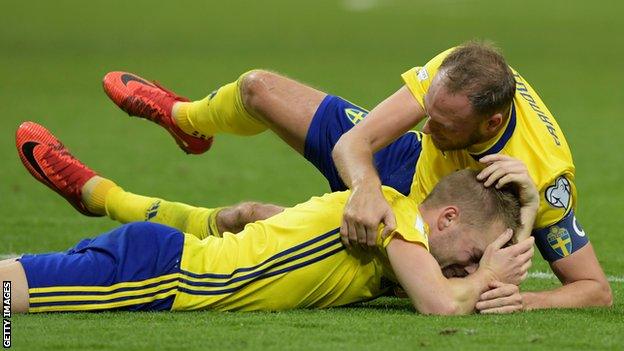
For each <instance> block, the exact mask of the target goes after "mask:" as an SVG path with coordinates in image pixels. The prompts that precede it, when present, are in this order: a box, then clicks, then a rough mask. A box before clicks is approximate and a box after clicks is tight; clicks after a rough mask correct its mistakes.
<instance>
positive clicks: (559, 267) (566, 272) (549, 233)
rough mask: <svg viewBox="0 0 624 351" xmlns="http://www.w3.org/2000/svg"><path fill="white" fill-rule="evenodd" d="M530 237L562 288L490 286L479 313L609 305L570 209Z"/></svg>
mask: <svg viewBox="0 0 624 351" xmlns="http://www.w3.org/2000/svg"><path fill="white" fill-rule="evenodd" d="M561 177H564V176H563V175H562V176H561ZM561 177H559V178H557V179H561ZM562 181H565V179H563V180H562ZM556 184H557V181H555V185H556ZM563 189H565V187H564V188H563ZM540 198H542V199H544V198H545V197H544V196H541V197H540ZM547 201H548V200H547ZM561 207H564V208H565V206H563V205H562V206H561ZM533 236H534V237H535V238H536V244H537V246H538V248H539V249H540V252H541V253H542V256H543V257H544V258H545V259H546V260H547V261H548V262H549V264H550V267H551V269H552V271H553V272H554V273H555V275H556V276H557V277H558V278H559V280H560V281H561V283H562V286H561V287H558V288H556V289H552V290H546V291H539V292H538V291H526V292H520V291H518V290H517V289H516V288H514V287H511V286H497V287H492V288H491V290H489V291H487V292H485V293H484V294H483V295H482V296H481V298H480V301H479V303H478V304H477V308H478V309H479V310H480V311H481V312H482V313H500V312H502V311H509V306H515V307H514V308H513V309H515V310H518V309H525V310H530V309H543V308H582V307H590V306H611V304H612V301H613V297H612V293H611V287H610V286H609V282H608V281H607V279H606V277H605V274H604V272H603V271H602V268H601V267H600V263H599V262H598V259H597V258H596V254H595V253H594V249H593V248H592V246H591V243H589V240H588V238H587V235H586V233H585V231H584V230H583V229H582V228H581V226H580V224H579V223H578V221H577V219H576V217H575V214H574V210H573V209H570V210H569V211H568V213H567V214H566V215H565V216H564V217H563V218H562V219H561V220H559V221H558V222H557V223H554V224H552V225H550V226H548V227H546V228H541V229H537V230H533ZM549 238H550V240H549Z"/></svg>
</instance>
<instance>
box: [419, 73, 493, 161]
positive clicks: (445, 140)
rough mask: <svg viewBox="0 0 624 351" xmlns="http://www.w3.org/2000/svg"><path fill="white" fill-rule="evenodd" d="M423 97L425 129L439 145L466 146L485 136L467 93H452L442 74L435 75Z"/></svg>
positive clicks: (444, 146)
mask: <svg viewBox="0 0 624 351" xmlns="http://www.w3.org/2000/svg"><path fill="white" fill-rule="evenodd" d="M424 101H425V112H426V113H427V115H428V118H427V121H426V122H425V125H424V126H423V132H424V133H426V134H430V135H431V140H432V141H433V143H434V145H435V146H436V147H437V148H438V149H440V150H442V151H447V150H459V149H465V148H467V147H469V146H471V145H474V144H478V143H479V142H481V141H482V140H483V139H484V138H483V136H482V134H481V132H480V130H479V128H480V123H479V121H481V118H480V117H478V116H475V114H474V111H473V108H472V104H471V103H470V100H468V96H466V94H464V93H456V94H452V93H450V92H449V91H448V89H446V87H445V86H444V84H443V75H440V74H438V75H436V77H435V78H434V79H433V82H432V83H431V87H430V88H429V91H428V92H427V94H426V95H425V99H424Z"/></svg>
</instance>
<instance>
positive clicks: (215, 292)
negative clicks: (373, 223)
mask: <svg viewBox="0 0 624 351" xmlns="http://www.w3.org/2000/svg"><path fill="white" fill-rule="evenodd" d="M339 241H340V240H339ZM344 250H345V248H344V246H342V245H341V246H340V247H338V248H336V249H334V250H332V251H329V252H326V253H324V254H322V255H320V256H316V257H315V258H313V259H311V260H308V261H305V262H301V263H298V264H296V265H293V266H290V267H286V268H283V269H279V270H276V271H272V272H267V273H265V274H262V275H259V276H257V277H255V278H254V279H251V280H249V281H247V282H245V283H244V284H242V285H239V286H236V287H233V288H229V289H222V290H211V291H205V290H191V289H187V288H184V287H180V288H178V290H179V291H181V292H185V293H187V294H190V295H222V294H230V293H233V292H236V291H239V290H240V289H242V288H244V287H246V286H247V285H249V284H251V283H253V282H256V281H258V280H262V279H266V278H270V277H273V276H276V275H280V274H284V273H288V272H291V271H294V270H297V269H299V268H303V267H306V266H309V265H311V264H314V263H316V262H319V261H322V260H324V259H326V258H328V257H331V256H333V255H335V254H337V253H339V252H341V251H344Z"/></svg>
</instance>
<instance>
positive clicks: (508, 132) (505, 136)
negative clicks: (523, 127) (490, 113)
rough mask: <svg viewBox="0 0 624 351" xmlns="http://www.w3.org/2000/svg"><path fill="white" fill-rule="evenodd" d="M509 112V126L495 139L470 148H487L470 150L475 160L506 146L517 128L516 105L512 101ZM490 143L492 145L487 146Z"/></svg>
mask: <svg viewBox="0 0 624 351" xmlns="http://www.w3.org/2000/svg"><path fill="white" fill-rule="evenodd" d="M509 114H510V116H509V119H508V120H507V126H506V127H505V128H504V129H503V131H502V132H501V133H499V134H498V135H497V136H496V137H495V138H494V139H491V140H488V141H486V142H485V143H482V144H479V145H474V146H473V147H472V148H470V149H472V150H482V149H483V148H486V150H485V151H482V152H479V151H475V152H472V151H470V150H469V153H470V156H472V158H473V159H475V161H479V160H480V159H481V158H482V157H485V156H487V155H492V154H496V153H498V152H500V151H501V150H502V149H503V148H504V147H505V145H506V144H507V142H508V141H509V139H511V136H512V135H513V132H514V130H515V129H516V106H515V105H514V103H513V102H512V103H511V112H510V113H509ZM493 140H496V142H494V144H492V141H493ZM488 145H491V146H489V147H487V146H488Z"/></svg>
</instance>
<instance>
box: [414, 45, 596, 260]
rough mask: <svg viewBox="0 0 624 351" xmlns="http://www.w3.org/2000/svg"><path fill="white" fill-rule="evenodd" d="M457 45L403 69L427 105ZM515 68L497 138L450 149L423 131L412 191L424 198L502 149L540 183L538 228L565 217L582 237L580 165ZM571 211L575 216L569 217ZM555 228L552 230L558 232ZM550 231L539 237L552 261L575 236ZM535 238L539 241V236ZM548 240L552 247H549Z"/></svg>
mask: <svg viewBox="0 0 624 351" xmlns="http://www.w3.org/2000/svg"><path fill="white" fill-rule="evenodd" d="M452 50H454V48H451V49H448V50H446V51H444V52H442V53H441V54H439V55H437V56H436V57H434V58H433V59H432V60H431V61H429V62H428V63H427V64H425V65H424V66H423V67H415V68H412V69H410V70H409V71H407V72H405V73H404V74H403V75H402V78H403V80H404V82H405V84H406V85H407V87H408V88H409V90H410V92H411V93H412V94H413V96H414V98H415V99H416V100H417V101H418V102H419V103H420V104H421V105H422V106H423V108H424V97H425V95H426V94H427V91H428V90H429V86H430V84H431V82H432V80H433V78H434V77H435V75H436V73H437V71H438V69H439V67H440V65H441V63H442V61H443V60H444V58H445V57H446V56H448V55H449V54H450V53H451V51H452ZM512 71H513V73H514V76H515V78H516V82H517V83H516V93H515V96H514V99H513V104H512V110H511V112H510V116H509V118H508V120H507V122H506V125H505V127H504V128H502V130H501V131H500V132H499V134H498V135H497V136H496V137H495V138H494V139H492V140H490V141H488V142H485V143H483V144H481V145H473V146H472V147H470V148H469V149H464V150H454V151H445V152H442V151H440V150H438V149H437V148H436V147H435V145H434V144H433V141H432V140H431V137H430V136H428V135H423V136H422V152H421V155H420V158H419V160H418V163H417V166H416V172H415V175H414V179H413V182H412V188H411V193H410V197H412V198H413V199H414V200H415V201H416V202H418V203H420V202H421V201H422V200H423V199H424V198H425V197H426V195H427V194H428V193H429V192H430V191H431V190H432V189H433V187H434V186H435V185H436V184H437V182H438V181H439V180H440V179H441V178H442V177H444V176H445V175H448V174H449V173H451V172H453V171H455V170H458V169H463V168H472V169H477V170H479V169H482V168H483V165H482V164H480V163H479V162H478V160H479V159H480V158H481V157H483V156H485V155H489V154H494V153H501V154H505V155H509V156H511V157H514V158H517V159H520V160H522V161H523V162H524V163H525V164H526V165H527V168H528V170H529V173H530V175H531V178H532V179H533V181H534V182H535V184H536V185H537V188H538V190H539V192H540V195H541V196H540V200H541V202H540V208H539V212H538V215H537V219H536V223H535V226H534V227H535V228H536V231H539V230H540V229H548V227H549V226H552V225H553V224H556V223H559V222H562V221H564V219H565V221H566V223H568V222H569V223H568V224H569V225H567V227H569V229H570V230H572V229H574V230H575V231H576V234H578V235H577V236H578V237H579V239H584V234H585V233H584V232H582V229H579V228H580V227H579V226H578V223H577V222H576V218H574V214H573V209H574V208H575V206H576V188H575V185H574V171H575V168H574V164H573V162H572V155H571V153H570V149H569V147H568V143H567V142H566V139H565V137H564V135H563V133H562V131H561V129H560V128H559V125H558V124H557V122H556V121H555V119H554V117H553V116H552V114H551V113H550V111H549V110H548V108H547V107H546V106H545V105H544V103H543V102H542V100H541V98H540V97H539V96H538V95H537V93H536V92H535V90H534V89H533V88H532V87H531V86H530V85H529V83H528V82H527V81H526V80H525V79H524V78H523V77H522V76H520V74H518V73H517V72H516V71H514V70H513V69H512ZM568 215H570V217H571V218H569V219H568V218H567V217H568ZM550 229H552V228H550ZM556 230H557V229H553V230H550V231H551V232H553V233H554V232H555V231H556ZM559 232H560V231H559ZM534 233H535V232H534ZM549 233H550V232H548V233H546V234H545V235H544V238H543V240H542V241H543V242H542V244H543V245H541V246H540V244H539V243H538V247H540V251H542V254H543V255H544V257H545V258H547V259H549V260H551V261H552V260H555V259H557V258H560V257H564V256H567V255H568V254H570V253H571V252H572V251H573V248H572V247H571V246H570V245H571V242H573V241H574V240H573V239H574V238H567V239H570V240H567V239H566V238H565V237H564V238H563V241H565V242H566V244H565V245H564V247H563V248H561V247H560V246H561V245H559V244H560V242H561V240H557V238H555V237H554V236H552V235H551V236H550V237H546V236H548V234H549ZM536 239H538V241H540V240H539V238H537V237H536ZM566 240H567V241H566ZM581 241H583V240H581ZM568 244H570V245H568ZM549 245H550V246H551V248H552V250H554V251H553V252H545V251H544V250H546V249H547V247H548V246H549ZM553 245H554V246H553ZM557 245H558V246H557ZM566 245H567V247H566ZM579 245H580V246H582V245H584V243H581V242H579V243H578V245H577V247H580V246H579ZM542 249H544V250H542ZM546 251H547V250H546ZM553 253H554V255H551V254H553ZM547 256H548V257H547Z"/></svg>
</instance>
